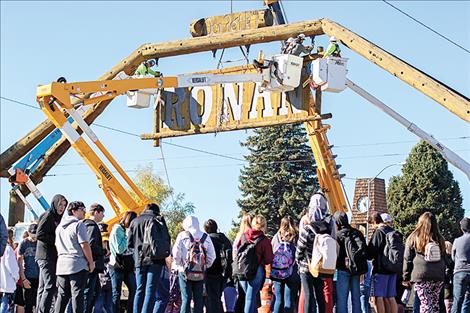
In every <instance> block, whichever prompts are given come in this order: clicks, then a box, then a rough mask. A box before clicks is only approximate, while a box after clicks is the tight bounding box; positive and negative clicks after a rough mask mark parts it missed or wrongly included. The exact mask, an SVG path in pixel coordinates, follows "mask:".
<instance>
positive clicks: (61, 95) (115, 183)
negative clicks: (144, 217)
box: [37, 77, 176, 227]
mask: <svg viewBox="0 0 470 313" xmlns="http://www.w3.org/2000/svg"><path fill="white" fill-rule="evenodd" d="M175 85H176V78H175V77H167V78H164V79H163V78H141V79H125V80H108V81H93V82H81V83H56V82H54V83H51V84H49V85H44V86H39V87H38V89H37V101H38V103H39V105H40V107H41V109H42V111H43V112H44V113H45V114H46V116H47V117H48V118H49V120H51V121H52V123H54V125H55V127H57V128H58V129H60V131H61V132H62V134H63V135H64V137H65V138H67V140H68V141H69V142H70V144H71V145H72V147H73V148H74V149H75V150H76V151H77V152H78V154H79V155H80V156H81V157H82V158H83V160H85V162H86V163H87V165H88V166H89V167H90V168H91V169H92V171H93V172H94V173H95V175H96V176H97V179H98V184H99V186H100V188H101V189H102V190H103V192H104V194H105V196H106V198H107V200H108V201H109V203H110V205H111V208H112V209H113V211H114V212H115V214H116V216H115V217H113V218H112V219H110V220H109V221H107V223H108V224H109V226H110V227H112V225H113V224H115V223H116V222H117V221H118V219H119V217H120V216H121V214H122V213H123V212H125V211H128V210H131V211H135V212H137V213H140V212H142V210H143V208H144V206H145V205H146V204H147V203H148V200H147V199H146V197H145V196H144V195H143V194H142V192H141V191H140V190H139V188H138V187H137V186H136V185H135V184H134V182H133V181H132V180H131V179H130V177H129V176H128V175H127V174H126V172H125V171H124V170H123V169H122V168H121V166H120V165H119V164H118V163H117V162H116V160H115V159H114V158H113V156H112V155H111V154H110V153H109V152H108V150H107V149H106V148H105V147H104V146H103V144H102V143H101V142H100V140H99V139H98V136H97V135H96V134H95V133H94V132H93V130H92V129H91V128H90V126H88V124H87V123H86V122H85V120H84V119H83V117H82V116H81V115H80V114H79V113H78V112H77V111H76V110H75V108H74V105H73V104H72V102H71V100H70V99H71V97H78V98H80V97H83V99H84V100H83V104H84V105H87V104H92V103H96V102H99V101H103V99H112V98H114V97H116V96H118V95H120V94H123V93H125V92H126V91H129V90H137V89H147V88H161V87H170V86H171V87H173V86H175ZM87 94H94V95H95V96H93V95H92V97H90V98H88V99H85V98H84V96H85V95H87ZM67 115H70V116H72V118H73V119H74V120H75V122H76V123H77V124H78V125H79V127H80V128H81V129H82V131H83V133H84V134H86V135H87V136H88V137H89V139H90V140H91V141H92V142H93V144H94V145H95V146H96V147H97V148H98V149H99V150H100V152H101V153H102V154H103V155H104V156H105V157H106V159H107V160H108V161H109V163H111V165H112V166H113V167H114V169H115V172H113V171H112V170H110V168H109V167H108V166H107V165H106V164H105V162H103V160H102V159H101V158H100V156H99V155H98V154H97V153H96V152H95V151H94V150H93V148H92V147H91V146H90V144H88V142H87V141H86V140H85V138H83V137H82V136H81V135H80V134H79V133H78V132H77V130H76V129H74V128H73V127H72V125H71V123H70V122H69V121H68V120H67ZM119 177H120V178H121V179H123V180H124V181H125V182H126V184H127V185H128V186H129V187H130V188H131V190H132V191H133V192H134V193H135V194H136V195H137V198H138V200H137V201H136V200H135V199H134V198H133V197H132V196H131V194H130V193H129V191H128V190H126V188H124V186H123V185H122V184H121V183H120V181H119ZM75 187H76V188H80V186H75Z"/></svg>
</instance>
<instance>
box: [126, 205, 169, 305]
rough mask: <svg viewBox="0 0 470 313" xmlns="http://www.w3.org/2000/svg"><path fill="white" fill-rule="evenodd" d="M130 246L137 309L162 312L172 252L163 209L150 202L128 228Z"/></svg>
mask: <svg viewBox="0 0 470 313" xmlns="http://www.w3.org/2000/svg"><path fill="white" fill-rule="evenodd" d="M128 248H129V249H132V250H133V251H134V259H135V268H136V275H135V276H136V284H137V290H136V293H135V298H134V312H136V313H139V312H141V313H150V312H156V313H163V312H164V311H165V308H166V304H167V302H168V297H169V294H168V292H169V281H168V280H167V279H161V278H162V277H163V276H164V274H165V271H166V269H165V267H166V261H165V259H166V258H167V257H168V256H169V255H170V249H171V248H170V234H169V233H168V228H167V226H166V222H165V219H164V218H163V216H162V215H161V214H160V208H159V207H158V205H157V204H155V203H149V204H147V205H146V206H145V209H144V211H143V212H142V214H141V215H140V216H138V217H136V218H135V219H134V220H133V221H132V222H131V225H130V227H129V237H128Z"/></svg>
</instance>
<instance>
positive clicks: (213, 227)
mask: <svg viewBox="0 0 470 313" xmlns="http://www.w3.org/2000/svg"><path fill="white" fill-rule="evenodd" d="M204 230H205V231H206V233H208V234H209V237H210V238H211V241H212V244H213V245H214V250H215V260H214V263H213V264H212V266H211V267H209V268H207V271H206V278H205V286H206V291H207V303H206V313H219V312H223V311H224V309H223V307H222V300H221V299H222V292H223V291H224V288H225V285H226V283H227V280H228V279H229V278H231V277H232V243H231V242H230V240H229V239H228V238H227V236H225V235H224V234H223V233H220V232H217V230H218V226H217V222H216V221H214V220H212V219H209V220H207V221H206V222H205V223H204Z"/></svg>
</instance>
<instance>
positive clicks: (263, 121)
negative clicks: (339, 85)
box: [155, 67, 318, 138]
mask: <svg viewBox="0 0 470 313" xmlns="http://www.w3.org/2000/svg"><path fill="white" fill-rule="evenodd" d="M210 73H215V74H221V73H227V74H228V73H230V74H242V73H245V74H249V73H256V70H255V69H250V68H246V67H245V68H243V67H239V68H232V69H224V70H219V71H211V72H210ZM259 87H260V86H259V83H253V82H243V83H225V84H219V85H214V86H197V87H191V88H176V89H165V90H164V91H163V92H162V94H161V100H162V101H161V103H162V104H163V106H162V108H161V121H160V123H161V124H160V127H157V129H159V132H158V133H157V134H156V136H155V137H157V138H165V137H175V136H184V135H192V134H203V133H214V132H222V131H230V130H237V129H247V128H255V127H262V126H272V125H279V124H288V123H298V122H304V121H307V120H313V119H316V118H318V116H314V115H313V113H311V114H312V115H309V113H308V112H309V106H310V105H313V103H314V101H313V98H312V95H311V92H310V90H309V88H305V89H303V88H302V86H300V87H299V88H297V89H295V90H293V91H290V92H287V93H281V92H270V91H263V92H260V88H259ZM312 111H313V110H312ZM312 111H311V112H312Z"/></svg>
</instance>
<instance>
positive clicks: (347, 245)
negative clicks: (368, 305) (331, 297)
mask: <svg viewBox="0 0 470 313" xmlns="http://www.w3.org/2000/svg"><path fill="white" fill-rule="evenodd" d="M335 221H336V226H337V227H338V232H337V233H336V240H337V242H338V246H339V253H338V259H337V261H336V269H337V274H336V275H337V281H338V283H337V285H336V299H337V303H336V312H337V313H347V312H348V297H349V293H351V302H352V313H361V301H360V298H361V291H360V277H361V275H363V274H366V273H367V244H366V240H365V238H364V235H363V234H362V233H361V232H360V231H359V230H357V229H355V228H353V227H352V226H351V225H350V224H349V221H348V216H347V215H346V213H344V212H339V211H338V212H336V213H335Z"/></svg>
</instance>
